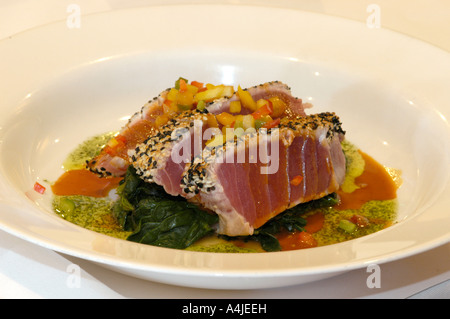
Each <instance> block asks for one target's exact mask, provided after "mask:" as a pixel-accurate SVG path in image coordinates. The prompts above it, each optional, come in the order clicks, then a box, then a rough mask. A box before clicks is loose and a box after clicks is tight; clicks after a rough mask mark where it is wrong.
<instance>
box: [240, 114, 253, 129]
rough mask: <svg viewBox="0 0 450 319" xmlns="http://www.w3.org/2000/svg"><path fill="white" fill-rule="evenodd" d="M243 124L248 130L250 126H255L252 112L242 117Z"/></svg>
mask: <svg viewBox="0 0 450 319" xmlns="http://www.w3.org/2000/svg"><path fill="white" fill-rule="evenodd" d="M242 124H243V128H244V130H247V129H248V128H255V119H254V118H253V116H251V115H250V114H248V115H244V117H243V118H242Z"/></svg>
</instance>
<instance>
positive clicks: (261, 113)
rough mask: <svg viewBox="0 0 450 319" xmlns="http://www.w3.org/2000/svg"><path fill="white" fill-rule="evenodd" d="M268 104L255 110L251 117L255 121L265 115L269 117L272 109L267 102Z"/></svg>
mask: <svg viewBox="0 0 450 319" xmlns="http://www.w3.org/2000/svg"><path fill="white" fill-rule="evenodd" d="M268 102H269V103H267V104H264V106H262V107H260V108H259V109H257V110H256V111H255V112H253V113H252V116H253V118H254V119H255V120H257V119H260V118H261V117H263V116H265V115H270V114H272V112H273V108H272V105H271V104H272V102H270V101H268Z"/></svg>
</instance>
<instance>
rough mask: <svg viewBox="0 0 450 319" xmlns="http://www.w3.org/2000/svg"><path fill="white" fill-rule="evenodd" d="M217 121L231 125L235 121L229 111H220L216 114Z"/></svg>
mask: <svg viewBox="0 0 450 319" xmlns="http://www.w3.org/2000/svg"><path fill="white" fill-rule="evenodd" d="M217 121H219V123H220V124H222V125H231V124H232V123H233V122H234V121H235V117H234V115H231V114H230V113H227V112H222V113H220V114H219V115H217Z"/></svg>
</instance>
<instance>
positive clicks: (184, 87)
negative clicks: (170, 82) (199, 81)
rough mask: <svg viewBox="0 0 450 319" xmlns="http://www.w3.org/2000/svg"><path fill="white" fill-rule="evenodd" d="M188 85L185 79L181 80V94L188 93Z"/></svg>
mask: <svg viewBox="0 0 450 319" xmlns="http://www.w3.org/2000/svg"><path fill="white" fill-rule="evenodd" d="M186 90H187V83H186V81H185V80H184V79H180V92H186Z"/></svg>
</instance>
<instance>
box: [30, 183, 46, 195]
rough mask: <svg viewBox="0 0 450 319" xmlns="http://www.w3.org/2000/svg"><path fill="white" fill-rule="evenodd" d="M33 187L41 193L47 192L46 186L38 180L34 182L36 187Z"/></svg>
mask: <svg viewBox="0 0 450 319" xmlns="http://www.w3.org/2000/svg"><path fill="white" fill-rule="evenodd" d="M33 188H34V190H35V191H36V192H38V193H39V194H44V193H45V187H44V186H42V185H41V184H39V183H38V182H36V183H34V187H33Z"/></svg>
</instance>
